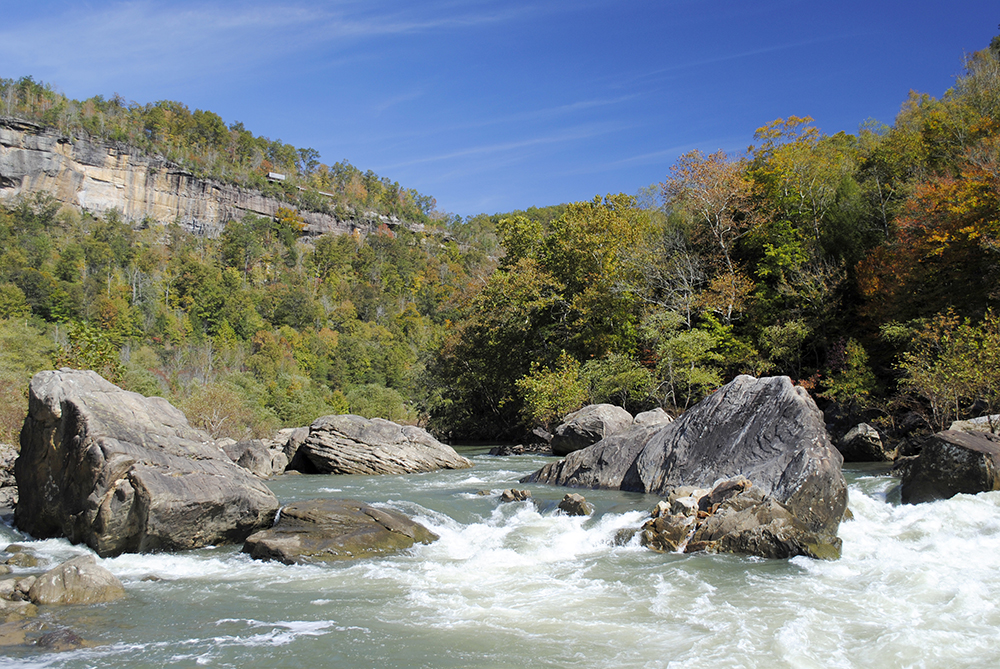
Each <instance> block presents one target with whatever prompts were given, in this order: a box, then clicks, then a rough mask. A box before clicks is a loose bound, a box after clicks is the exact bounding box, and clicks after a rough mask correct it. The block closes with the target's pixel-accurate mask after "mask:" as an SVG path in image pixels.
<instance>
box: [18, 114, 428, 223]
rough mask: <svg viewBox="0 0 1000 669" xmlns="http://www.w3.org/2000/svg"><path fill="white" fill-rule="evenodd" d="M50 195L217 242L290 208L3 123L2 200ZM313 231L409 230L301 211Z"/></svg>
mask: <svg viewBox="0 0 1000 669" xmlns="http://www.w3.org/2000/svg"><path fill="white" fill-rule="evenodd" d="M37 192H45V193H49V194H50V195H52V196H53V197H55V198H56V199H57V200H59V201H60V202H62V203H64V204H67V205H70V206H72V207H76V208H78V209H80V210H82V211H87V212H90V213H92V214H96V215H100V214H103V213H105V212H107V211H110V210H111V209H117V210H118V211H119V212H120V213H121V214H122V216H123V217H124V218H125V219H127V220H129V221H140V220H143V219H153V220H155V221H158V222H160V223H164V224H166V223H171V222H173V221H178V222H179V223H180V224H181V225H182V226H184V227H185V228H188V229H189V230H192V231H194V232H197V233H200V234H207V235H210V236H215V235H217V234H218V233H219V232H221V231H222V228H223V227H224V226H225V224H226V222H227V221H229V220H234V219H239V218H241V217H242V216H243V215H244V214H246V213H251V214H257V215H259V216H268V217H271V216H274V214H275V212H276V211H277V210H278V207H288V206H289V205H288V204H287V203H284V202H282V201H280V200H276V199H274V198H270V197H266V196H264V195H263V194H262V193H260V191H257V190H253V189H248V188H240V187H238V186H234V185H232V184H226V183H223V182H220V181H215V180H213V179H202V178H198V177H196V176H195V175H193V174H191V173H190V172H187V171H185V170H183V169H182V168H180V167H179V166H178V165H176V164H174V163H171V162H168V161H167V160H165V159H163V158H161V157H159V156H149V155H147V154H145V153H143V152H141V151H139V150H138V149H135V148H134V147H129V146H125V145H122V144H117V143H111V142H102V141H96V140H84V139H71V138H69V137H66V136H65V135H62V134H61V133H59V132H58V131H57V130H55V129H52V128H45V127H42V126H40V125H37V124H34V123H30V122H27V121H22V120H19V119H11V118H0V200H5V201H6V200H11V199H13V198H16V197H18V196H19V195H30V194H32V193H37ZM299 213H300V214H301V216H302V218H303V219H304V220H305V222H306V232H307V233H310V234H313V235H317V234H322V233H324V232H333V233H341V234H343V233H349V232H353V231H354V230H359V231H360V232H361V233H366V232H369V231H371V230H373V229H375V228H376V227H378V226H379V225H380V224H382V223H385V224H387V225H390V226H393V227H394V226H397V225H405V226H406V227H410V228H413V229H420V228H422V226H420V225H418V224H416V225H414V224H408V223H404V222H401V221H399V220H398V219H396V218H390V217H387V216H380V215H378V214H376V213H374V212H368V213H366V214H364V215H361V216H358V217H357V218H354V219H346V220H342V219H338V218H336V217H334V216H331V215H328V214H322V213H317V212H310V211H300V212H299Z"/></svg>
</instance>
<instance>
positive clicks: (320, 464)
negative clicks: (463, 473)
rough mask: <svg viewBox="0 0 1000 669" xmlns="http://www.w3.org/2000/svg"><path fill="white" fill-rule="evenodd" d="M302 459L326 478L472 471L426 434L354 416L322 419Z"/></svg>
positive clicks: (304, 446) (467, 463)
mask: <svg viewBox="0 0 1000 669" xmlns="http://www.w3.org/2000/svg"><path fill="white" fill-rule="evenodd" d="M298 454H299V455H302V456H303V457H304V458H305V459H306V460H308V462H309V463H310V465H311V466H312V468H313V469H314V470H315V471H316V472H318V473H322V474H411V473H415V472H429V471H435V470H438V469H465V468H467V467H471V466H472V462H470V461H469V460H467V459H465V458H463V457H462V456H460V455H459V454H458V453H456V452H455V450H454V449H453V448H451V447H450V446H446V445H444V444H442V443H441V442H439V441H438V440H437V439H435V438H434V437H432V436H431V435H430V434H429V433H428V432H427V431H426V430H423V429H421V428H419V427H415V426H412V425H397V424H396V423H393V422H390V421H387V420H383V419H381V418H373V419H371V420H369V419H367V418H362V417H361V416H353V415H343V416H324V417H323V418H319V419H317V420H316V422H314V423H313V424H312V426H311V427H310V428H309V437H308V438H307V439H306V440H305V442H304V443H303V444H302V445H301V446H300V447H299V450H298Z"/></svg>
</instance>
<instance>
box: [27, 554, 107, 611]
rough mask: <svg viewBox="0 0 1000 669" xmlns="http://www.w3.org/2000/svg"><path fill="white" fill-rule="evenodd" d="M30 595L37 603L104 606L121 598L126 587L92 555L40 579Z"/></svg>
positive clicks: (33, 586) (37, 579) (33, 585)
mask: <svg viewBox="0 0 1000 669" xmlns="http://www.w3.org/2000/svg"><path fill="white" fill-rule="evenodd" d="M28 596H29V597H30V598H31V601H32V602H33V603H34V604H101V603H104V602H113V601H116V600H119V599H121V598H122V597H124V596H125V588H124V587H123V586H122V584H121V581H119V580H118V578H117V577H115V575H114V574H112V573H111V572H110V571H108V570H107V569H105V568H104V567H102V566H100V565H99V564H97V562H96V560H94V556H93V555H81V556H79V557H75V558H73V559H72V560H69V561H67V562H64V563H62V564H61V565H59V566H58V567H55V568H54V569H50V570H49V571H47V572H45V573H44V574H42V575H41V576H39V577H37V578H36V579H35V582H34V583H33V584H32V585H31V588H30V589H29V590H28Z"/></svg>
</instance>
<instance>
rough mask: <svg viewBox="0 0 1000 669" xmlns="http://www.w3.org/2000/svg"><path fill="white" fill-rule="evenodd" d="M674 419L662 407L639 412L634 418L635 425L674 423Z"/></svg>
mask: <svg viewBox="0 0 1000 669" xmlns="http://www.w3.org/2000/svg"><path fill="white" fill-rule="evenodd" d="M673 422H674V419H673V418H672V417H671V416H670V414H668V413H667V412H666V411H664V410H663V409H661V408H660V407H656V408H655V409H651V410H649V411H643V412H641V413H637V414H636V415H635V418H633V419H632V424H633V425H666V424H668V423H673Z"/></svg>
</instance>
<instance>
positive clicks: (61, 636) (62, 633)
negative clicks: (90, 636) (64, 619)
mask: <svg viewBox="0 0 1000 669" xmlns="http://www.w3.org/2000/svg"><path fill="white" fill-rule="evenodd" d="M35 645H36V646H38V647H39V648H44V649H45V650H48V651H51V652H54V653H60V652H64V651H67V650H76V649H78V648H87V647H89V646H91V645H93V644H91V643H89V642H87V641H84V640H83V638H82V637H80V635H79V634H77V633H76V632H74V631H73V630H70V629H58V630H55V631H52V632H46V633H45V634H43V635H42V636H40V637H38V640H37V641H35Z"/></svg>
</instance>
